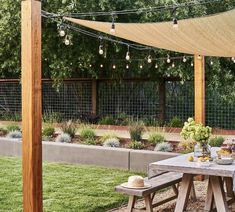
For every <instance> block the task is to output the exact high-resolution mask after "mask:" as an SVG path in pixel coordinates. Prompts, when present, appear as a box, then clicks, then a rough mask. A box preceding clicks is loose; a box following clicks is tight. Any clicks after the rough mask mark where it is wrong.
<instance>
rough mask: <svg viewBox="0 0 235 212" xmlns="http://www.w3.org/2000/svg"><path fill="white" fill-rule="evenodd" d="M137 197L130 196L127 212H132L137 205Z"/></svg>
mask: <svg viewBox="0 0 235 212" xmlns="http://www.w3.org/2000/svg"><path fill="white" fill-rule="evenodd" d="M135 201H136V197H135V196H129V201H128V206H127V212H132V210H133V208H134V206H135Z"/></svg>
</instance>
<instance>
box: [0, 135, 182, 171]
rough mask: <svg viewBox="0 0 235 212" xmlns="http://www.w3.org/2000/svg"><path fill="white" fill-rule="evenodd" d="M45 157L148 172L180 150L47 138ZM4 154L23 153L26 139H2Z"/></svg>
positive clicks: (56, 160) (18, 154)
mask: <svg viewBox="0 0 235 212" xmlns="http://www.w3.org/2000/svg"><path fill="white" fill-rule="evenodd" d="M42 149H43V160H45V161H53V162H65V163H79V164H89V165H98V166H104V167H109V168H120V169H125V170H131V171H143V172H146V171H147V168H148V164H149V163H151V162H155V161H159V160H163V159H167V158H170V157H175V156H177V155H178V154H177V153H169V152H155V151H148V150H132V149H123V148H110V147H101V146H93V145H92V146H89V145H81V144H66V143H56V142H45V141H43V148H42ZM0 155H2V156H17V157H21V155H22V142H21V141H20V140H19V139H6V138H1V139H0Z"/></svg>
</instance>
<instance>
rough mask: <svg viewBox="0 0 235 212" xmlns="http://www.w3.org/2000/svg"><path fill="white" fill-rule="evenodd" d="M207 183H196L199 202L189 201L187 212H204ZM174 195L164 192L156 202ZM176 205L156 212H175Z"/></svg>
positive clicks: (117, 211) (234, 207) (121, 211)
mask: <svg viewBox="0 0 235 212" xmlns="http://www.w3.org/2000/svg"><path fill="white" fill-rule="evenodd" d="M207 183H208V182H207V181H203V182H195V189H196V195H197V202H192V201H189V203H188V207H187V211H189V212H203V211H204V210H203V208H204V202H205V198H206V189H205V188H206V187H207ZM172 194H173V192H172V190H171V189H170V190H167V191H164V192H160V193H158V194H157V195H156V197H155V201H156V198H158V199H162V198H165V197H167V196H170V195H172ZM175 203H176V200H173V201H171V202H168V203H166V204H164V205H162V206H159V207H156V208H154V212H173V211H174V208H175ZM143 204H144V203H143V201H142V200H141V201H139V202H138V203H137V204H136V207H137V208H138V207H141V206H143ZM111 211H112V212H124V211H126V206H123V207H120V208H118V209H113V210H111ZM111 211H110V212H111ZM229 212H235V204H233V205H232V206H230V208H229Z"/></svg>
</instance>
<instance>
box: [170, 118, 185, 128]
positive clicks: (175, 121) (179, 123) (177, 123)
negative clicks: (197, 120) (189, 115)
mask: <svg viewBox="0 0 235 212" xmlns="http://www.w3.org/2000/svg"><path fill="white" fill-rule="evenodd" d="M168 126H169V127H179V128H181V127H183V126H184V123H183V122H182V121H181V120H180V118H179V117H178V116H174V117H173V118H172V119H171V120H170V122H169V124H168Z"/></svg>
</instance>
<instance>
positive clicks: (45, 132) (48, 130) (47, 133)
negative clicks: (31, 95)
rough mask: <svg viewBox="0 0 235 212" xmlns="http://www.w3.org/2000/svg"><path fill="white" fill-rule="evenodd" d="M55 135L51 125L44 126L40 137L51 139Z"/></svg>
mask: <svg viewBox="0 0 235 212" xmlns="http://www.w3.org/2000/svg"><path fill="white" fill-rule="evenodd" d="M54 133H55V128H54V127H53V126H51V125H49V126H46V127H44V128H43V129H42V136H45V137H52V136H53V135H54Z"/></svg>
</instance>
